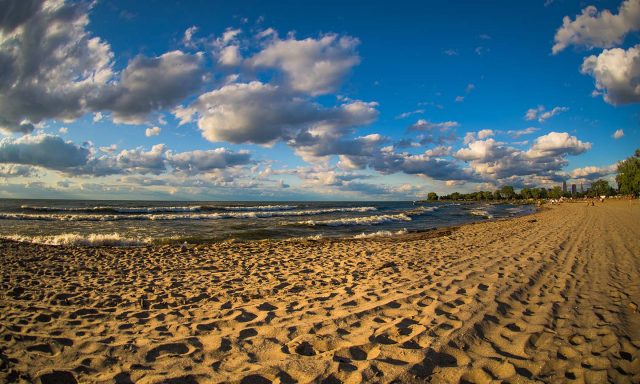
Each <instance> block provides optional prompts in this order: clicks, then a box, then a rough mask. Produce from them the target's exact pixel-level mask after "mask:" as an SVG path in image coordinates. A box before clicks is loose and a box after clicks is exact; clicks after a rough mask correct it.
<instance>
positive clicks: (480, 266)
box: [0, 201, 640, 383]
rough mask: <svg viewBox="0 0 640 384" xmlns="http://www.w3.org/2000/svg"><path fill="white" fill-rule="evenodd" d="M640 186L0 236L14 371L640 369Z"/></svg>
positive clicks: (308, 377) (115, 375) (260, 374)
mask: <svg viewBox="0 0 640 384" xmlns="http://www.w3.org/2000/svg"><path fill="white" fill-rule="evenodd" d="M639 224H640V202H637V201H636V202H630V201H617V202H607V203H605V204H598V205H596V206H595V207H590V206H587V205H586V204H585V203H572V204H570V203H565V204H563V205H560V206H549V207H548V208H546V209H544V210H542V211H540V212H538V213H536V214H534V215H530V216H526V217H520V218H515V219H510V220H501V221H492V222H485V223H481V224H474V225H466V226H462V227H460V228H452V229H449V230H441V231H439V232H438V233H427V234H408V235H406V236H401V237H397V238H385V239H364V240H349V239H344V240H322V241H282V242H264V241H263V242H250V243H221V244H215V245H200V246H192V247H189V249H188V250H186V251H181V250H180V247H175V246H157V247H145V248H133V249H131V248H130V249H126V248H73V247H56V246H43V245H33V244H22V243H15V242H9V241H5V242H2V243H0V254H1V255H2V260H1V263H2V264H1V266H0V270H1V279H2V280H1V284H2V287H1V288H2V289H1V293H2V296H1V297H0V340H1V342H0V381H1V382H12V381H17V382H42V383H73V382H76V381H77V382H98V383H114V382H115V383H132V382H135V383H157V382H165V383H218V382H220V383H221V382H240V383H269V382H274V383H295V382H297V383H309V382H324V383H341V382H342V383H358V382H372V383H378V382H379V383H389V382H394V383H414V382H425V381H426V382H429V381H430V382H436V383H440V382H443V383H489V382H505V383H527V382H554V383H555V382H571V383H573V382H576V383H603V382H607V381H610V382H615V383H638V382H640V353H639V348H640V313H638V305H640V226H639Z"/></svg>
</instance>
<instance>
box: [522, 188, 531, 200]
mask: <svg viewBox="0 0 640 384" xmlns="http://www.w3.org/2000/svg"><path fill="white" fill-rule="evenodd" d="M531 192H532V190H531V189H529V188H522V191H520V194H521V195H522V198H523V199H530V198H531V197H532V195H531Z"/></svg>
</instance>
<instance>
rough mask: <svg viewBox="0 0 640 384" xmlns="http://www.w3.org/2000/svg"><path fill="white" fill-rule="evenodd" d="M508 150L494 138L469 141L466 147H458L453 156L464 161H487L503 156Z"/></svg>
mask: <svg viewBox="0 0 640 384" xmlns="http://www.w3.org/2000/svg"><path fill="white" fill-rule="evenodd" d="M508 152H509V150H508V149H507V148H506V147H504V146H503V143H500V142H497V141H495V140H494V139H487V140H476V141H472V142H470V143H469V144H468V147H467V148H461V149H459V150H458V151H457V152H456V153H455V155H454V156H455V158H457V159H460V160H464V161H471V160H481V161H483V162H489V161H495V160H496V159H498V158H501V157H504V156H505V155H506V154H507V153H508Z"/></svg>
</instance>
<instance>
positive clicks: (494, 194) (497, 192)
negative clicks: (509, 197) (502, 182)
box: [493, 189, 502, 200]
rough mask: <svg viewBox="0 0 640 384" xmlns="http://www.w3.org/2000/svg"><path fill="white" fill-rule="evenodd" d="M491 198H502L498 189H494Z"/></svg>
mask: <svg viewBox="0 0 640 384" xmlns="http://www.w3.org/2000/svg"><path fill="white" fill-rule="evenodd" d="M493 198H494V199H495V200H500V199H502V196H501V195H500V190H499V189H498V190H496V191H495V192H493Z"/></svg>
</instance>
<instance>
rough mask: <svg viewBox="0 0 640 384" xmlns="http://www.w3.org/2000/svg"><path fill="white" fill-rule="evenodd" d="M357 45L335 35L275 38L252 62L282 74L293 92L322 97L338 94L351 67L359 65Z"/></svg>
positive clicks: (353, 41) (352, 41)
mask: <svg viewBox="0 0 640 384" xmlns="http://www.w3.org/2000/svg"><path fill="white" fill-rule="evenodd" d="M358 44H359V41H358V39H355V38H353V37H350V36H338V35H336V34H328V35H325V36H322V37H320V38H318V39H313V38H307V39H304V40H296V39H295V38H288V39H286V40H281V39H278V38H275V39H273V40H272V41H271V42H269V44H268V45H267V46H266V47H265V48H264V49H263V50H262V51H260V52H259V53H257V54H256V55H254V56H253V57H251V58H250V59H249V63H250V65H252V66H253V67H257V68H260V67H266V68H276V69H278V70H280V71H282V72H283V73H284V75H285V78H286V81H287V85H288V87H289V88H291V89H292V90H295V91H300V92H304V93H307V94H310V95H314V96H315V95H322V94H327V93H330V92H333V91H335V90H336V89H337V88H338V87H339V86H340V84H341V83H342V81H343V79H344V77H345V75H347V74H348V73H349V72H350V71H351V68H353V67H354V66H356V65H357V64H359V63H360V57H359V56H358V54H357V52H356V47H357V46H358Z"/></svg>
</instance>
